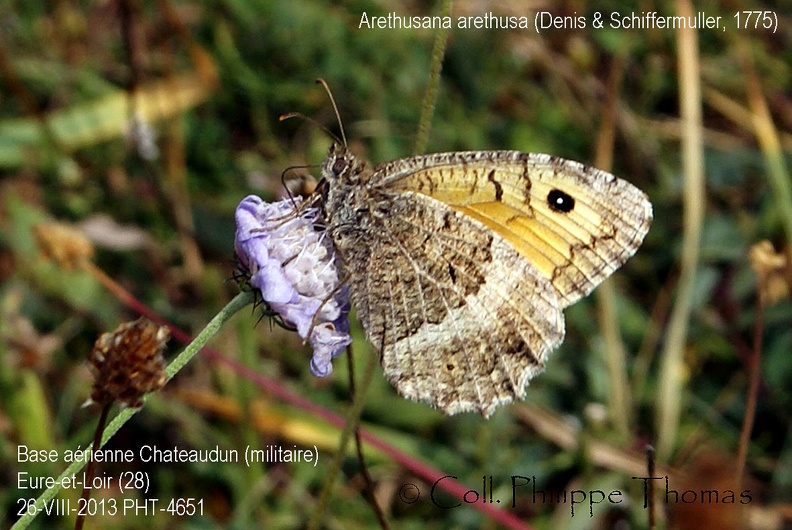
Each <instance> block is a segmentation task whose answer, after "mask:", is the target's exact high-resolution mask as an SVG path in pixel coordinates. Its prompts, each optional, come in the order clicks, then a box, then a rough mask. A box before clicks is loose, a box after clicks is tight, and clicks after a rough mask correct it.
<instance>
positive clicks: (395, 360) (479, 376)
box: [317, 143, 652, 417]
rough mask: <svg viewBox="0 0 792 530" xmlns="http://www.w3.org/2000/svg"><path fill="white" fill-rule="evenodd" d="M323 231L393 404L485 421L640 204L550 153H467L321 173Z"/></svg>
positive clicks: (626, 237)
mask: <svg viewBox="0 0 792 530" xmlns="http://www.w3.org/2000/svg"><path fill="white" fill-rule="evenodd" d="M322 177H323V183H321V184H320V186H319V188H318V190H317V193H319V194H320V195H321V201H319V202H320V204H321V208H322V217H323V223H324V225H325V226H326V230H327V234H328V235H329V237H330V238H331V240H332V242H333V246H334V247H335V251H336V253H337V260H338V263H339V266H340V269H341V275H342V277H344V278H346V283H347V285H348V288H349V294H350V299H351V302H352V305H353V307H355V309H356V311H357V316H358V319H359V320H360V323H361V325H362V327H363V329H364V330H365V333H366V337H367V339H368V341H369V342H370V343H371V344H372V345H374V346H375V347H376V348H379V350H380V352H379V353H380V356H381V364H382V368H383V371H384V374H385V377H386V378H387V379H388V381H389V382H390V383H391V384H392V385H393V386H394V387H395V388H396V390H397V391H398V392H399V393H400V394H401V395H403V396H405V397H407V398H410V399H413V400H418V401H423V402H426V403H428V404H430V405H432V406H433V407H436V408H438V409H440V410H441V411H443V412H444V413H446V414H449V415H450V414H456V413H459V412H467V411H475V412H479V413H480V414H482V415H483V416H485V417H489V416H490V415H492V414H493V412H494V411H495V409H496V408H498V407H499V406H501V405H504V404H507V403H510V402H511V401H513V400H515V399H522V398H523V397H524V396H525V387H526V385H527V384H528V382H529V381H530V380H531V379H532V378H533V377H534V376H536V375H537V374H538V373H540V372H541V371H542V370H544V366H545V362H546V361H547V358H548V356H549V355H550V352H552V351H553V350H554V349H555V348H556V347H557V346H558V345H559V344H560V343H561V342H562V341H563V338H564V315H563V309H564V308H565V307H567V306H569V305H570V304H572V303H574V302H575V301H577V300H578V299H580V298H581V297H583V296H585V295H587V294H588V293H590V292H591V291H592V290H593V289H594V288H595V287H596V286H597V285H598V284H599V283H601V282H602V281H603V280H604V279H605V278H607V277H608V276H610V275H611V274H612V273H613V272H614V271H615V270H616V269H618V268H619V267H620V266H621V265H622V264H624V262H625V261H626V260H627V259H628V258H630V257H631V256H632V255H633V254H634V253H635V251H636V250H637V249H638V247H639V246H640V244H641V242H642V241H643V239H644V236H645V235H646V233H647V232H648V230H649V226H650V224H651V221H652V205H651V203H650V202H649V199H648V198H647V196H646V194H645V193H644V192H642V191H641V190H639V189H638V188H637V187H635V186H633V185H632V184H630V183H629V182H627V181H625V180H621V179H618V178H616V177H614V176H613V175H611V174H610V173H606V172H604V171H601V170H598V169H594V168H592V167H589V166H585V165H583V164H580V163H577V162H573V161H569V160H564V159H561V158H557V157H554V156H549V155H544V154H533V153H521V152H517V151H467V152H454V153H440V154H430V155H424V156H414V157H410V158H403V159H400V160H395V161H393V162H387V163H384V164H380V165H378V166H376V167H374V168H369V167H367V166H366V165H365V164H364V163H362V162H361V161H360V160H358V159H357V158H356V157H355V156H353V155H352V153H351V152H350V151H349V150H348V149H347V148H346V147H345V146H344V145H341V144H340V143H335V144H334V145H333V146H332V147H331V149H330V152H329V154H328V155H327V157H326V159H325V160H324V163H323V164H322Z"/></svg>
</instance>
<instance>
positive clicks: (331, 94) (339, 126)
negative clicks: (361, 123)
mask: <svg viewBox="0 0 792 530" xmlns="http://www.w3.org/2000/svg"><path fill="white" fill-rule="evenodd" d="M316 82H317V83H319V84H320V85H322V86H323V87H324V89H325V92H327V96H328V97H329V98H330V103H332V105H333V111H334V112H335V115H336V120H337V121H338V129H339V130H340V131H341V138H342V139H343V140H344V147H347V139H346V134H344V124H343V123H341V114H340V113H339V112H338V106H337V105H336V102H335V98H334V97H333V93H332V92H331V91H330V87H329V86H327V81H325V80H324V79H322V78H321V77H320V78H319V79H317V80H316Z"/></svg>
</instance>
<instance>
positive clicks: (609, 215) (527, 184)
mask: <svg viewBox="0 0 792 530" xmlns="http://www.w3.org/2000/svg"><path fill="white" fill-rule="evenodd" d="M374 181H376V185H378V186H382V187H384V188H387V189H390V190H393V191H408V190H409V191H415V192H419V193H421V194H425V195H427V196H429V197H433V198H435V199H437V200H439V201H441V202H443V203H446V204H449V205H451V206H452V207H453V208H454V209H456V210H457V211H459V212H462V213H464V214H466V215H468V216H470V217H472V218H474V219H476V220H478V221H480V222H482V223H483V224H484V225H486V226H487V227H489V228H490V229H492V230H494V231H495V232H497V233H498V234H500V235H501V237H503V238H504V239H505V240H506V241H508V242H509V243H510V244H511V245H513V247H514V248H515V249H516V250H517V252H519V253H520V254H521V255H522V256H524V257H525V258H526V259H527V260H528V261H529V262H530V263H531V264H532V265H533V266H534V267H535V268H536V269H538V271H539V272H540V273H541V274H542V275H543V276H544V277H545V278H547V279H548V280H549V281H550V282H551V283H552V285H553V286H554V288H555V289H556V291H557V293H558V300H559V303H560V306H561V307H562V308H563V307H566V306H568V305H570V304H572V303H574V302H575V301H576V300H578V299H579V298H581V297H583V296H585V295H587V294H588V293H590V292H591V290H592V289H594V287H596V286H597V285H598V284H599V283H601V282H602V281H603V280H604V279H605V278H607V277H608V276H610V274H612V273H613V271H615V270H616V269H618V268H619V267H620V266H621V265H622V264H623V263H624V262H625V261H627V259H628V258H629V257H630V256H632V255H633V254H634V253H635V251H636V250H637V249H638V247H639V246H640V244H641V242H642V241H643V238H644V236H645V235H646V233H647V231H648V230H649V226H650V224H651V221H652V205H651V203H650V202H649V200H648V198H647V197H646V194H644V193H643V192H642V191H641V190H639V189H638V188H636V187H635V186H633V185H632V184H630V183H629V182H627V181H624V180H621V179H618V178H616V177H614V176H613V175H611V174H609V173H606V172H604V171H600V170H598V169H594V168H592V167H588V166H584V165H583V164H580V163H577V162H572V161H569V160H564V159H560V158H557V157H552V156H549V155H539V154H528V153H520V152H516V151H475V152H458V153H441V154H434V155H426V156H419V157H413V158H406V159H402V160H397V161H394V162H390V163H388V164H383V165H380V166H378V167H377V168H375V172H374V175H373V177H372V183H373V182H374Z"/></svg>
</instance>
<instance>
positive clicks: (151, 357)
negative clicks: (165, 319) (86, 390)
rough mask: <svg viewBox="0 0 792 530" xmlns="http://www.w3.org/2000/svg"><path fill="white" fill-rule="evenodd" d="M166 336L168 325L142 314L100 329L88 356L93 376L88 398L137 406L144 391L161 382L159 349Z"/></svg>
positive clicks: (163, 344) (161, 362)
mask: <svg viewBox="0 0 792 530" xmlns="http://www.w3.org/2000/svg"><path fill="white" fill-rule="evenodd" d="M169 338H170V331H169V330H168V328H166V327H165V326H158V325H157V324H155V323H154V322H152V321H151V320H149V319H147V318H144V317H141V318H139V319H137V320H135V321H132V322H125V323H124V324H121V325H120V326H118V327H117V328H116V330H115V331H113V332H112V333H103V334H102V336H101V337H99V338H98V339H97V341H96V343H95V344H94V347H93V349H92V350H91V353H90V354H89V356H88V362H89V363H90V369H91V373H92V374H93V376H94V384H93V390H92V392H91V400H90V401H91V402H94V403H98V404H100V405H107V404H110V403H112V402H113V401H119V402H120V403H121V404H123V405H125V406H128V407H139V406H141V405H142V404H143V401H142V398H143V396H144V395H145V394H147V393H148V392H153V391H154V390H159V389H160V388H162V386H163V385H164V384H165V380H166V377H165V359H163V357H162V352H163V350H164V349H165V343H166V342H167V341H168V339H169Z"/></svg>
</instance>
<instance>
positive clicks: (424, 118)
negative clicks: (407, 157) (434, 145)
mask: <svg viewBox="0 0 792 530" xmlns="http://www.w3.org/2000/svg"><path fill="white" fill-rule="evenodd" d="M452 4H453V1H452V0H443V16H449V17H450V16H451V6H452ZM447 42H448V28H440V29H438V30H437V33H436V34H435V41H434V46H433V48H432V65H431V69H430V71H429V86H428V87H426V94H424V100H423V103H422V104H421V118H420V120H419V121H418V134H417V136H416V139H415V152H414V153H413V154H416V155H420V154H423V153H424V152H425V151H426V144H427V143H428V142H429V126H430V125H431V124H432V116H433V115H434V108H435V102H436V101H437V91H438V90H439V87H440V70H442V68H443V57H445V49H446V43H447Z"/></svg>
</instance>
